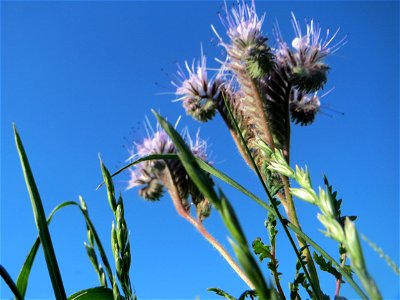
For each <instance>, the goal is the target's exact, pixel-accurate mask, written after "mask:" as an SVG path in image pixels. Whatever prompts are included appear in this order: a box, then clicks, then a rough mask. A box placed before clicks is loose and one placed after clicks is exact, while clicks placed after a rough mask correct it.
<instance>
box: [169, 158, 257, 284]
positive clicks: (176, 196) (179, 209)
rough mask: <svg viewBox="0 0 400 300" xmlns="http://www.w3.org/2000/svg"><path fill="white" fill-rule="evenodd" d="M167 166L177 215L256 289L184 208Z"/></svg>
mask: <svg viewBox="0 0 400 300" xmlns="http://www.w3.org/2000/svg"><path fill="white" fill-rule="evenodd" d="M166 165H167V167H166V168H167V172H166V173H167V176H166V177H167V178H165V181H166V182H167V185H166V186H167V187H168V192H169V194H170V196H171V199H172V203H173V204H174V206H175V209H176V211H177V213H178V214H179V215H180V216H181V217H183V218H184V219H185V220H186V221H188V222H189V223H190V224H192V225H193V226H194V227H195V228H196V229H197V231H199V232H200V234H201V235H202V236H203V237H204V238H205V239H206V240H207V241H208V242H209V243H210V244H211V245H212V246H213V247H214V248H215V249H216V250H217V251H218V252H219V253H220V254H221V255H222V257H223V258H224V259H225V260H226V261H227V263H228V264H229V265H230V266H231V268H232V269H233V270H234V271H235V272H236V274H238V275H239V277H240V278H241V279H242V280H243V281H244V282H245V283H246V284H247V285H248V286H249V287H250V288H251V289H255V287H254V285H253V283H252V282H251V281H250V280H249V279H248V278H247V276H246V274H245V273H244V272H243V270H242V269H241V268H240V267H239V265H238V264H237V263H236V262H235V261H234V259H233V258H232V256H230V254H229V253H228V251H226V249H225V248H224V247H223V246H222V245H221V244H220V243H219V242H218V241H217V240H216V239H215V238H214V237H213V236H212V235H211V234H210V233H209V232H208V231H207V230H206V228H205V227H204V226H203V224H202V223H201V221H200V220H197V219H195V218H193V217H192V216H191V215H190V213H189V212H187V211H186V209H185V208H184V207H183V204H182V200H181V198H180V196H179V192H178V190H177V188H176V185H175V182H174V178H173V177H172V176H171V171H170V169H169V167H168V164H166Z"/></svg>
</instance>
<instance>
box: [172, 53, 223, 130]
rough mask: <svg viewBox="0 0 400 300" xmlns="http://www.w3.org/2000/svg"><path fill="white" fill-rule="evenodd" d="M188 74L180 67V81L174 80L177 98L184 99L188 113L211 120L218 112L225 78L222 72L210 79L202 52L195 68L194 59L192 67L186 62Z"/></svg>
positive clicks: (203, 120) (202, 120) (200, 118)
mask: <svg viewBox="0 0 400 300" xmlns="http://www.w3.org/2000/svg"><path fill="white" fill-rule="evenodd" d="M185 67H186V71H187V75H186V74H185V72H184V71H183V70H182V68H180V67H179V69H178V76H179V81H180V82H179V83H176V82H172V84H173V85H174V86H175V87H176V95H178V96H180V98H178V99H177V100H182V102H183V107H184V108H185V111H186V113H187V114H188V115H191V116H192V117H193V118H195V119H196V120H198V121H201V122H205V121H208V120H211V119H212V118H213V117H214V115H215V112H216V108H217V105H218V101H219V98H220V94H221V87H222V84H223V80H222V77H221V73H217V74H216V76H215V77H214V78H211V79H208V76H207V68H206V57H205V56H204V55H203V54H202V55H201V59H200V61H199V62H198V63H197V66H196V68H195V62H194V61H193V63H192V65H191V67H189V64H188V62H185Z"/></svg>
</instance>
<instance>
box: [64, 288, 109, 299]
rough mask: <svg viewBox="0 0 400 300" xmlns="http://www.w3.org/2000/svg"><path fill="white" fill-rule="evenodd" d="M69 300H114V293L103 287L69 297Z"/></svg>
mask: <svg viewBox="0 0 400 300" xmlns="http://www.w3.org/2000/svg"><path fill="white" fill-rule="evenodd" d="M68 300H114V296H113V291H112V290H111V289H109V288H105V287H102V286H99V287H95V288H91V289H87V290H83V291H79V292H77V293H75V294H73V295H71V296H69V297H68Z"/></svg>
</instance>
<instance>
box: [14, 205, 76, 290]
mask: <svg viewBox="0 0 400 300" xmlns="http://www.w3.org/2000/svg"><path fill="white" fill-rule="evenodd" d="M69 205H77V203H76V202H74V201H67V202H63V203H61V204H59V205H57V206H56V207H55V208H54V209H53V211H52V212H51V213H50V215H49V217H48V218H47V225H49V224H50V222H51V220H52V218H53V216H54V214H55V213H56V212H57V211H58V210H60V209H61V208H63V207H66V206H69ZM39 246H40V238H39V237H37V238H36V240H35V242H34V244H33V246H32V248H31V251H29V254H28V256H27V257H26V259H25V262H24V264H23V265H22V268H21V271H20V272H19V275H18V279H17V288H18V290H19V292H20V293H21V296H22V297H23V298H24V297H25V293H26V289H27V287H28V279H29V275H30V273H31V269H32V265H33V262H34V260H35V257H36V253H37V251H38V249H39Z"/></svg>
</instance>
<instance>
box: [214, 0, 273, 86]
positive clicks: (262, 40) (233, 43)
mask: <svg viewBox="0 0 400 300" xmlns="http://www.w3.org/2000/svg"><path fill="white" fill-rule="evenodd" d="M224 12H225V16H222V15H220V19H221V22H222V24H223V25H224V27H225V29H226V35H227V36H228V37H229V39H230V43H225V42H224V41H223V39H222V38H221V36H220V35H219V34H218V32H217V30H216V29H215V28H214V26H212V29H213V31H214V33H215V34H216V36H217V38H218V40H219V44H220V45H221V46H223V47H224V48H225V49H226V51H227V53H228V64H227V68H228V70H231V71H233V72H235V71H238V70H241V69H243V68H244V69H246V70H247V71H248V72H249V74H250V76H251V77H252V78H260V77H262V76H264V75H266V74H267V73H268V72H269V71H270V69H271V67H272V56H273V55H272V53H271V51H270V50H271V49H270V48H269V47H268V46H267V44H266V41H267V38H266V37H265V36H263V34H262V32H261V27H262V24H263V22H264V18H265V15H263V16H262V17H261V18H259V17H258V15H257V13H256V9H255V4H254V0H253V1H252V2H251V5H250V6H249V5H247V4H246V3H245V2H244V1H238V3H237V6H233V7H232V8H231V9H229V8H228V6H227V4H226V2H225V7H224ZM239 80H240V79H239Z"/></svg>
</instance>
